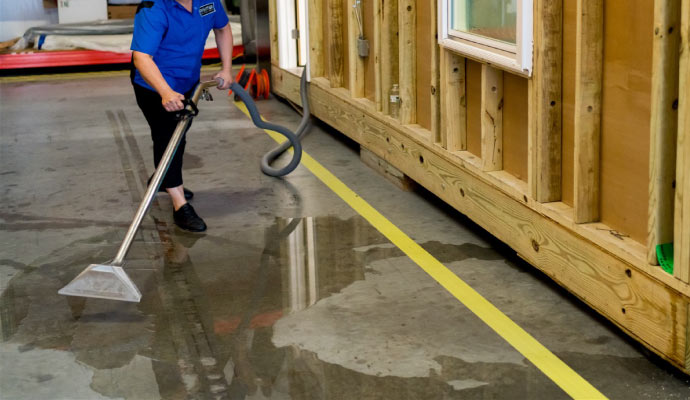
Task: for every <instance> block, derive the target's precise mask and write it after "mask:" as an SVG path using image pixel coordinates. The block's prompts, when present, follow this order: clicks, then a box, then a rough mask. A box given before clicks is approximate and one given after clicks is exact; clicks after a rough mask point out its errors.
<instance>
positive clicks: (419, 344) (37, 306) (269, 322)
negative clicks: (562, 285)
mask: <svg viewBox="0 0 690 400" xmlns="http://www.w3.org/2000/svg"><path fill="white" fill-rule="evenodd" d="M107 83H108V84H107V85H101V86H98V87H93V86H92V85H91V84H90V83H83V82H71V83H64V82H62V83H58V82H56V83H51V84H42V85H25V86H22V85H17V86H11V87H9V86H7V85H5V86H3V85H0V92H2V94H3V101H4V102H3V107H1V108H0V114H2V115H1V117H0V125H1V127H2V129H0V132H2V135H0V141H2V145H0V153H1V154H0V164H1V165H0V175H2V185H1V186H2V188H1V189H0V196H1V197H0V202H1V203H3V205H4V206H5V205H6V207H5V208H3V210H2V211H1V212H0V220H1V222H0V224H1V225H2V228H1V229H0V241H1V242H2V243H3V248H2V250H0V251H1V252H2V255H0V332H1V335H2V336H1V338H2V340H1V342H0V397H2V398H3V399H5V398H8V399H32V400H34V399H113V398H117V399H119V398H124V399H155V398H165V399H209V398H211V399H213V398H218V399H264V398H272V399H286V398H293V399H389V398H390V399H441V398H443V399H456V398H463V399H474V398H481V399H486V398H491V399H516V398H519V399H522V398H531V399H559V398H566V395H565V393H564V392H562V391H561V390H560V389H559V388H558V387H557V386H556V385H555V384H554V383H553V382H552V381H550V380H549V379H548V378H547V377H546V376H545V375H544V373H542V372H541V371H539V370H537V369H536V368H535V367H534V366H533V365H531V364H530V363H529V362H528V361H526V360H525V358H524V357H523V356H522V355H521V354H519V353H518V352H517V351H515V350H514V349H513V348H511V347H510V346H509V345H508V344H507V343H506V342H505V341H504V340H502V339H501V338H500V337H498V335H496V334H495V333H494V332H493V331H491V329H489V328H488V327H487V326H486V324H484V323H483V322H482V321H480V320H479V319H478V318H477V317H476V316H475V315H473V314H472V313H471V312H470V311H469V310H468V309H467V308H465V307H464V306H463V305H462V304H461V303H459V302H458V301H457V300H456V299H455V298H453V297H452V296H451V295H450V294H448V293H447V292H446V291H445V290H444V289H443V288H441V287H440V285H439V284H437V283H436V282H435V281H434V280H433V279H431V278H430V277H429V276H428V275H426V274H425V273H424V272H423V270H422V269H420V268H419V267H418V266H417V265H415V264H414V263H413V262H412V261H411V260H410V259H409V258H408V257H406V256H405V255H404V254H403V253H402V252H401V251H400V250H399V249H397V248H395V247H394V246H392V245H391V244H390V243H389V242H388V241H387V240H386V239H385V238H384V237H383V236H382V235H381V234H379V233H378V232H377V231H375V230H374V229H373V228H372V227H371V226H370V225H369V224H368V223H367V222H366V221H364V220H363V219H362V218H360V217H352V216H353V215H355V214H354V212H353V211H352V210H350V209H349V208H348V207H347V205H346V204H345V203H343V202H342V201H340V200H339V199H338V198H337V196H335V195H334V194H333V193H331V192H330V191H329V190H328V188H327V187H325V186H324V185H322V184H321V183H320V182H319V181H318V180H317V179H316V178H314V177H313V176H312V175H310V174H309V173H308V171H306V170H303V169H298V170H297V171H295V173H294V174H293V175H291V176H290V179H286V180H275V179H267V178H264V177H263V176H261V174H260V172H259V169H258V164H257V163H256V160H258V159H260V157H261V155H262V154H263V153H264V151H266V150H268V149H269V148H270V146H272V145H273V143H272V142H270V139H268V138H267V137H265V135H263V133H261V132H259V131H257V130H255V129H253V128H251V129H250V125H251V123H250V122H249V120H247V119H246V118H245V117H244V115H243V114H242V113H241V112H239V111H237V110H234V108H233V107H232V106H231V105H229V104H226V103H223V102H220V101H216V102H215V103H212V104H205V107H204V115H205V116H206V117H204V118H205V119H204V118H200V119H199V120H198V121H195V127H196V130H195V135H196V134H197V133H198V135H196V136H195V137H194V140H190V141H189V145H190V148H189V149H188V151H187V153H186V154H187V155H186V157H185V166H186V168H187V169H189V170H190V171H189V174H188V175H187V176H188V177H189V178H190V179H189V182H190V183H191V184H193V185H194V186H193V187H192V188H193V189H194V190H195V192H196V193H197V196H196V197H195V203H194V206H195V207H198V208H197V210H198V211H199V212H200V215H202V216H203V217H204V218H207V221H208V222H209V226H210V227H211V228H210V230H209V232H208V233H207V234H206V235H196V236H195V235H189V234H185V233H183V232H181V231H179V230H177V229H176V228H175V227H174V226H172V225H171V222H170V220H171V217H170V214H171V209H170V204H169V199H167V198H164V196H165V195H162V197H161V201H160V202H158V201H156V202H154V206H153V207H152V210H151V214H150V217H147V218H146V219H145V222H144V226H143V229H142V231H141V232H140V233H139V234H138V236H137V240H136V242H135V245H134V247H133V248H132V251H131V252H130V254H129V256H128V257H127V259H128V264H127V265H126V270H127V271H128V274H129V275H130V276H131V277H132V278H133V279H134V281H135V282H136V284H137V285H138V287H139V288H140V289H141V292H142V294H143V299H142V302H141V303H139V304H129V303H119V302H110V301H104V300H94V299H89V300H86V299H81V298H69V297H63V296H59V295H57V290H58V289H59V288H61V287H63V286H64V285H65V284H67V283H68V282H69V281H70V280H71V279H72V278H74V276H75V275H77V274H78V273H80V272H81V271H82V270H83V269H84V268H85V267H86V266H87V265H89V264H92V263H102V262H105V261H107V260H109V259H110V258H112V256H113V255H114V254H115V253H116V251H117V247H118V246H119V244H120V241H121V240H122V237H123V233H124V231H125V229H126V227H127V226H128V224H129V219H130V218H131V214H132V212H133V211H132V210H133V209H135V208H136V206H137V204H138V202H139V200H140V199H141V195H142V192H143V185H144V184H145V182H146V180H147V179H148V176H149V174H148V173H147V168H149V167H150V164H151V162H152V160H150V159H149V158H147V157H150V154H149V151H148V148H147V146H149V145H150V143H149V142H150V139H149V137H148V131H147V129H148V128H147V126H146V121H145V120H144V119H143V117H141V116H139V112H138V109H136V105H134V104H129V105H127V104H128V103H130V102H131V93H130V91H131V88H130V87H129V86H128V84H127V78H126V77H122V79H119V78H117V79H111V80H109V81H108V82H107ZM66 92H69V93H71V94H72V95H76V96H75V99H74V101H71V102H62V101H57V100H58V99H60V98H62V97H63V96H65V94H64V93H66ZM113 92H114V93H116V97H117V98H113ZM51 96H52V97H51ZM27 99H31V100H32V102H33V103H32V107H34V108H35V109H36V110H39V111H40V112H38V111H37V112H36V113H35V117H34V115H32V116H31V118H27V116H26V114H25V113H22V112H21V110H22V109H23V107H25V104H26V101H27ZM35 99H41V101H36V100H35ZM113 103H117V104H118V107H120V105H122V107H124V108H126V109H123V110H111V107H113ZM260 107H262V114H263V115H265V116H266V117H267V118H268V119H270V120H272V121H274V122H277V123H280V124H283V125H286V126H289V125H292V126H296V123H297V122H298V120H299V116H298V115H297V114H296V113H294V112H293V110H292V109H290V108H289V107H288V106H286V105H284V104H281V103H279V102H276V101H268V102H262V103H261V105H260ZM83 109H98V110H106V111H105V112H99V113H78V112H75V110H83ZM107 110H110V111H107ZM228 113H230V118H228ZM67 116H69V117H67ZM137 116H138V117H137ZM35 119H37V120H35ZM56 127H57V128H56ZM56 129H58V131H56ZM338 138H341V136H340V135H337V134H334V135H331V134H329V133H327V132H324V130H322V129H321V128H320V127H319V126H318V125H316V126H314V128H313V129H312V132H311V133H310V135H309V136H308V137H307V138H306V141H305V146H306V148H308V150H309V153H310V154H311V155H313V156H314V157H315V158H316V159H317V160H319V161H320V162H323V163H324V164H325V166H326V167H327V168H329V169H331V170H332V171H333V172H334V173H335V174H336V175H337V176H338V177H339V178H340V179H342V180H343V181H344V182H345V183H347V184H348V185H351V187H352V188H353V189H355V190H356V191H357V193H358V195H361V196H362V197H363V198H365V199H366V200H367V201H368V202H370V203H371V204H372V205H374V206H375V207H376V208H377V209H378V210H380V211H381V212H382V213H383V214H385V215H386V216H387V217H388V218H390V219H391V221H392V222H394V223H396V224H397V225H398V226H400V228H401V229H402V230H403V231H405V232H406V234H408V235H410V236H411V237H412V238H413V239H415V240H417V241H418V242H419V243H420V245H421V246H422V247H424V248H425V249H426V250H427V251H429V253H431V254H432V255H433V256H434V257H436V258H437V259H438V260H439V261H441V262H442V263H444V264H445V265H446V266H447V267H448V268H449V269H450V270H451V271H452V272H453V273H455V274H457V275H458V276H459V277H460V278H461V279H463V280H464V281H465V282H467V283H468V284H470V285H471V286H472V287H473V288H474V289H475V290H477V291H478V292H479V293H481V294H482V295H483V296H485V297H486V298H487V299H488V300H490V301H491V302H492V303H493V304H494V305H496V307H497V308H499V309H500V310H501V311H502V312H504V313H505V314H506V315H508V316H509V317H510V318H511V319H513V320H514V321H515V322H517V323H518V324H519V325H520V326H522V327H523V328H524V329H525V330H527V331H528V332H529V333H530V334H532V335H534V337H535V338H536V339H537V340H539V341H540V342H541V343H542V344H544V346H545V347H547V348H548V349H549V350H551V351H552V352H554V354H556V355H557V356H558V357H559V358H561V359H563V360H564V361H565V362H566V364H568V365H569V366H571V367H572V368H573V369H574V370H575V371H576V372H577V373H579V374H581V375H582V376H583V377H584V378H585V379H587V380H588V381H590V382H591V383H592V384H593V385H594V386H595V387H597V388H598V389H600V390H601V391H602V392H603V393H604V394H606V395H607V396H609V397H610V398H621V399H630V398H651V399H687V398H690V384H689V383H688V378H687V377H685V376H681V375H680V373H677V372H676V371H674V370H671V372H669V370H670V369H671V368H670V367H669V366H668V365H667V364H665V363H663V362H659V361H655V359H654V358H653V357H650V356H649V355H648V353H645V351H644V350H643V349H641V346H639V345H633V344H631V342H632V340H629V339H626V337H625V335H624V334H622V333H621V332H619V331H618V330H616V328H615V327H612V325H611V324H609V323H608V322H607V321H605V319H604V318H602V317H598V316H596V315H595V314H594V313H593V312H592V311H591V310H590V309H589V308H587V307H586V306H583V305H582V304H581V303H579V302H578V301H577V300H576V299H574V298H573V297H572V296H570V295H568V294H567V293H565V291H563V290H559V289H558V287H557V286H556V285H555V284H554V283H553V282H552V281H551V280H549V279H548V278H546V277H544V276H542V275H540V274H539V273H535V270H534V269H533V268H532V267H529V266H527V265H525V264H524V263H520V262H519V261H517V260H515V257H514V254H510V253H509V252H507V251H506V252H502V251H501V248H500V246H497V245H495V243H494V242H492V241H491V239H488V238H487V237H486V236H484V235H483V234H482V232H481V229H478V228H477V227H476V226H473V225H472V224H471V223H468V221H467V220H466V219H465V218H464V217H462V216H460V215H459V214H458V213H456V212H455V211H453V210H451V209H450V207H448V206H446V205H444V204H443V203H441V202H440V201H438V200H436V199H434V197H433V196H430V195H428V194H425V193H424V192H416V193H401V192H399V191H398V189H397V188H395V187H394V186H393V185H389V184H388V183H386V182H385V181H384V180H383V178H380V177H379V176H378V175H377V174H375V173H373V172H372V171H370V170H368V169H367V167H365V166H363V165H362V164H361V162H360V161H359V157H358V153H357V151H356V148H350V147H348V146H346V145H345V143H343V142H342V141H341V139H338ZM193 154H199V157H194V156H193ZM190 155H192V156H191V157H189V156H190ZM202 163H203V168H201V167H202ZM149 173H150V171H149ZM103 204H105V205H106V206H105V207H103ZM276 216H278V217H276ZM336 216H337V217H336ZM291 217H299V218H298V219H291ZM497 249H498V250H497ZM655 362H656V363H655Z"/></svg>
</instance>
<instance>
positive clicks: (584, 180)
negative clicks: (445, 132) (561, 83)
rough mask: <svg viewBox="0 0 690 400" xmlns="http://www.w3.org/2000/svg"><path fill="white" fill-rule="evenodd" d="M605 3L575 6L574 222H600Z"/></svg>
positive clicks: (584, 1)
mask: <svg viewBox="0 0 690 400" xmlns="http://www.w3.org/2000/svg"><path fill="white" fill-rule="evenodd" d="M603 33H604V0H578V2H577V61H576V66H575V68H576V71H575V77H576V78H575V79H576V83H575V179H574V182H575V190H574V192H575V204H574V206H575V222H577V223H584V222H592V221H598V220H599V179H600V178H599V176H600V171H599V165H600V161H599V152H600V143H601V84H602V74H603V58H604V42H603Z"/></svg>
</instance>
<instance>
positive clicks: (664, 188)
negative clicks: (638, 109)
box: [647, 0, 680, 265]
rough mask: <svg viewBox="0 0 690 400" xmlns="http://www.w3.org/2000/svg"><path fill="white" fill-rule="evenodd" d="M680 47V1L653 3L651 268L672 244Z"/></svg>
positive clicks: (650, 144)
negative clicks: (660, 252) (665, 246)
mask: <svg viewBox="0 0 690 400" xmlns="http://www.w3.org/2000/svg"><path fill="white" fill-rule="evenodd" d="M679 44H680V2H679V1H666V0H655V1H654V42H653V56H652V102H651V107H652V108H651V123H650V136H649V214H648V224H647V227H648V236H647V260H648V261H649V263H650V264H653V265H658V260H657V253H656V247H657V245H660V244H664V243H671V242H673V212H674V200H675V189H674V181H675V179H676V133H677V130H678V79H679V76H678V72H679V69H678V68H679V64H678V63H679V57H680V54H679V52H678V49H679Z"/></svg>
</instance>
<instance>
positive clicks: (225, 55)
mask: <svg viewBox="0 0 690 400" xmlns="http://www.w3.org/2000/svg"><path fill="white" fill-rule="evenodd" d="M213 33H214V34H215V35H216V45H217V46H218V52H219V53H220V60H221V62H222V65H223V66H222V69H221V71H220V72H218V73H217V74H215V75H214V76H213V79H216V78H221V79H223V86H219V87H218V89H221V90H226V89H228V88H229V87H230V84H231V83H232V82H233V78H232V48H233V39H232V29H230V24H227V25H225V26H224V27H223V28H220V29H214V30H213Z"/></svg>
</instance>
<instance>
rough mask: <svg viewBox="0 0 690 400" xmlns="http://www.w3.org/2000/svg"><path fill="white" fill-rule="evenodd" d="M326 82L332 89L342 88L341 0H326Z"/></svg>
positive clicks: (343, 66) (343, 67)
mask: <svg viewBox="0 0 690 400" xmlns="http://www.w3.org/2000/svg"><path fill="white" fill-rule="evenodd" d="M327 12H328V18H327V20H328V24H326V25H325V26H324V29H325V30H326V31H327V35H328V59H329V63H328V67H329V68H328V81H329V82H330V84H331V86H332V87H343V83H344V79H345V76H344V75H345V60H344V56H343V51H344V49H345V46H344V44H343V0H327Z"/></svg>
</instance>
